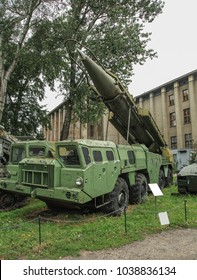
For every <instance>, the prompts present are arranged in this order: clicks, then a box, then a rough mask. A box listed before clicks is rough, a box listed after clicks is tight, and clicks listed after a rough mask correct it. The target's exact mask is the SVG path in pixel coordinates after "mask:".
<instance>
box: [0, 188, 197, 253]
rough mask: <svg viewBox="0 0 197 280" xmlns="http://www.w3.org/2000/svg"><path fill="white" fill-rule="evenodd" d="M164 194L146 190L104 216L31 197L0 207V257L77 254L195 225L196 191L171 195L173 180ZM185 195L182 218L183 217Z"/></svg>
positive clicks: (196, 209) (196, 210)
mask: <svg viewBox="0 0 197 280" xmlns="http://www.w3.org/2000/svg"><path fill="white" fill-rule="evenodd" d="M163 192H164V196H162V197H157V204H156V205H157V207H156V212H155V198H154V197H153V196H152V195H149V196H148V198H147V201H146V203H144V204H142V205H135V206H129V208H128V209H127V213H126V220H127V233H125V224H124V215H122V216H120V217H109V216H108V217H106V216H104V215H103V214H102V213H100V212H99V213H89V214H88V213H86V214H85V213H84V212H82V211H77V210H65V211H62V212H53V213H51V212H50V211H49V210H47V208H46V206H45V204H44V203H42V202H41V201H37V200H31V201H29V203H28V204H27V205H26V206H25V207H23V208H20V209H16V210H14V211H12V212H0V218H1V228H0V257H1V259H61V258H63V257H65V256H68V255H71V256H77V255H79V254H80V250H92V251H95V250H100V249H104V248H117V247H120V246H122V245H125V244H129V243H132V242H134V241H136V240H142V239H144V238H145V237H146V235H147V234H153V233H158V232H161V231H164V230H168V229H176V228H188V227H189V228H192V227H194V228H196V227H197V223H196V215H197V207H196V203H197V197H196V196H190V195H188V196H184V195H181V196H180V195H171V193H173V192H175V193H177V187H175V186H173V187H170V188H166V189H164V190H163ZM185 201H187V220H185V208H184V206H185ZM165 211H167V213H168V216H169V220H170V225H169V226H161V225H160V222H159V219H158V216H157V213H159V212H165ZM39 215H40V216H41V217H42V219H41V241H42V242H41V244H39V230H38V229H39V227H38V217H39Z"/></svg>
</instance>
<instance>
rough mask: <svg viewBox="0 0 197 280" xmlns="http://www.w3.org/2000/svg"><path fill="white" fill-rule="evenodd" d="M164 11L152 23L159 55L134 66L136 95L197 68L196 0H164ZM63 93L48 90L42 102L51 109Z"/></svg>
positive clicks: (149, 27) (152, 44)
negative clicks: (57, 93) (58, 93)
mask: <svg viewBox="0 0 197 280" xmlns="http://www.w3.org/2000/svg"><path fill="white" fill-rule="evenodd" d="M164 2H165V6H164V9H163V13H162V14H159V15H158V16H157V18H156V19H155V20H154V21H153V22H152V23H150V24H147V25H146V31H148V32H151V33H152V35H151V37H150V38H151V41H150V43H149V45H148V47H149V48H152V49H153V50H154V51H156V52H157V56H158V57H157V58H154V59H153V60H150V59H149V60H147V61H146V62H145V64H144V65H142V66H141V65H136V66H134V76H132V83H131V84H130V85H129V91H130V93H131V94H132V95H133V96H137V95H139V94H142V93H144V92H146V91H149V90H151V89H153V88H155V87H158V86H160V85H162V84H164V83H167V82H168V81H170V80H173V79H176V78H178V77H179V76H181V75H184V74H186V73H188V72H191V71H193V70H196V69H197V57H196V53H197V32H196V29H197V0H164ZM62 100H63V97H61V96H58V97H57V96H56V94H54V93H51V92H49V91H47V93H46V99H45V101H44V102H43V104H46V105H47V109H48V110H49V111H50V110H52V109H54V108H55V107H56V106H58V105H59V104H60V103H61V102H62Z"/></svg>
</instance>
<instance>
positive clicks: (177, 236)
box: [64, 229, 197, 260]
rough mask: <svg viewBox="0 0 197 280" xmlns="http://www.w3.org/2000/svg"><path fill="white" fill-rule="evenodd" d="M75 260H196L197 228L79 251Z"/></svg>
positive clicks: (171, 231)
mask: <svg viewBox="0 0 197 280" xmlns="http://www.w3.org/2000/svg"><path fill="white" fill-rule="evenodd" d="M64 259H70V260H71V259H75V260H76V259H77V260H129V259H132V260H197V229H176V230H169V231H164V232H162V233H159V234H153V235H149V236H147V237H146V238H145V239H144V240H143V241H136V242H134V243H132V244H129V245H125V246H123V247H120V248H117V249H108V250H101V251H94V252H91V251H81V254H80V256H79V257H77V258H76V257H75V258H71V257H65V258H64Z"/></svg>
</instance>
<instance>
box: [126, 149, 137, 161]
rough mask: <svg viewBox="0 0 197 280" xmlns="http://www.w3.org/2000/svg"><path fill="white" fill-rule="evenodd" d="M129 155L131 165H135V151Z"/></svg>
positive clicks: (128, 153)
mask: <svg viewBox="0 0 197 280" xmlns="http://www.w3.org/2000/svg"><path fill="white" fill-rule="evenodd" d="M127 155H128V159H129V163H130V164H134V163H135V156H134V153H133V151H128V152H127Z"/></svg>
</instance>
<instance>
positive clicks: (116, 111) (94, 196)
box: [0, 52, 173, 215]
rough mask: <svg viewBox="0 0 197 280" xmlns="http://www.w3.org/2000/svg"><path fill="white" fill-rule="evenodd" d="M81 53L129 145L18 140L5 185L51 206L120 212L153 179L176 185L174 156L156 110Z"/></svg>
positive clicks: (136, 199)
mask: <svg viewBox="0 0 197 280" xmlns="http://www.w3.org/2000/svg"><path fill="white" fill-rule="evenodd" d="M80 55H81V59H82V61H83V64H84V66H85V68H86V70H87V71H88V74H89V75H90V77H91V79H92V81H93V83H94V86H95V87H96V92H97V93H98V94H99V95H100V96H101V98H102V100H103V102H104V103H105V104H106V106H107V107H108V109H109V110H110V111H111V112H112V113H113V117H112V119H111V120H110V121H111V122H112V124H113V125H114V126H115V127H116V128H117V130H118V131H119V132H120V133H121V134H122V135H123V137H125V139H127V142H128V145H116V144H114V143H113V142H110V141H98V140H89V139H87V140H84V139H83V140H82V139H79V140H65V141H59V142H53V143H52V142H48V141H29V142H23V143H16V144H14V145H12V148H11V157H10V161H9V165H8V169H9V178H7V179H4V180H1V182H0V190H1V191H2V192H4V194H5V195H6V194H7V195H11V194H12V195H13V194H15V195H16V194H17V195H22V196H25V197H34V198H38V199H40V200H42V201H44V202H45V203H46V204H47V205H48V206H49V207H50V208H56V207H76V206H77V207H80V208H83V207H85V208H89V207H93V208H97V209H101V210H102V211H104V212H106V213H113V214H114V215H117V214H120V213H121V212H122V210H123V208H124V207H126V206H127V205H128V203H131V204H137V203H142V202H143V201H144V200H145V197H146V195H147V191H148V183H158V184H159V186H160V187H161V188H163V187H164V186H165V185H169V184H170V182H171V179H172V169H173V157H172V154H171V153H170V150H169V149H168V148H167V145H166V143H165V141H164V139H163V137H162V135H161V133H160V131H159V129H158V127H157V126H156V124H155V122H154V120H153V119H152V117H151V115H150V113H149V112H145V111H143V110H142V109H139V108H137V107H136V105H135V103H134V100H133V98H132V96H131V95H130V94H129V93H128V92H127V90H126V89H125V88H124V87H123V86H122V84H121V83H120V82H119V80H118V79H117V78H116V77H115V76H114V75H112V74H110V73H108V72H107V71H105V69H103V68H102V67H100V66H98V65H97V64H96V63H95V62H94V61H92V60H91V59H90V58H89V57H87V56H86V55H85V54H83V53H82V52H80ZM8 201H9V200H8ZM8 204H9V203H7V206H8ZM1 206H2V205H0V207H1Z"/></svg>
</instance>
